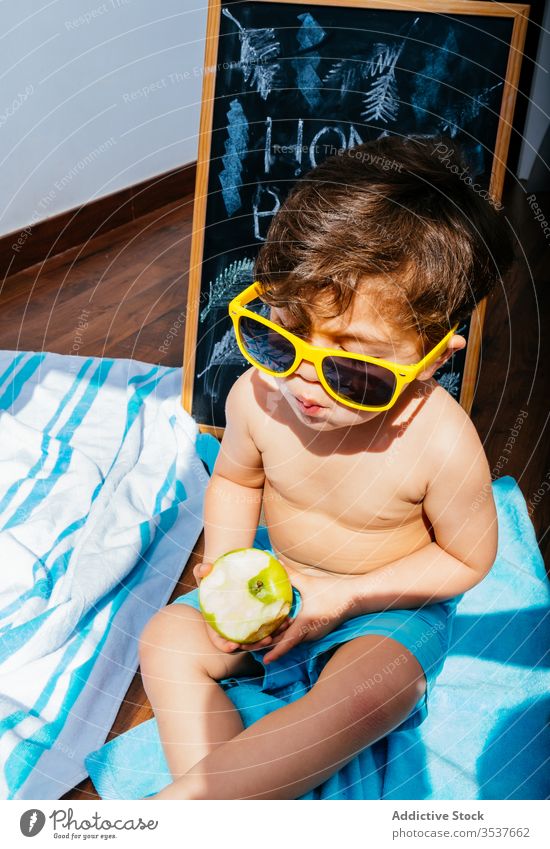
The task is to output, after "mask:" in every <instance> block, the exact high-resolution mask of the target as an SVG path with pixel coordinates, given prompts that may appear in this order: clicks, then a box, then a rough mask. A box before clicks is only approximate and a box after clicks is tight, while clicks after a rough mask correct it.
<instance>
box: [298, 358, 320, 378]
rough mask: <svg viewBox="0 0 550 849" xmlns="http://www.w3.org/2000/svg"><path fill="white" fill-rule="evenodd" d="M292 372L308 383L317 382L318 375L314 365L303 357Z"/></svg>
mask: <svg viewBox="0 0 550 849" xmlns="http://www.w3.org/2000/svg"><path fill="white" fill-rule="evenodd" d="M294 374H297V375H299V376H300V377H302V378H303V379H304V380H307V382H308V383H319V377H318V375H317V370H316V368H315V366H314V365H313V363H310V361H309V360H307V359H305V358H304V359H303V360H302V362H301V363H300V365H299V366H298V368H297V369H296V371H295V372H294Z"/></svg>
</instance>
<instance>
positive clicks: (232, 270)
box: [200, 257, 254, 322]
mask: <svg viewBox="0 0 550 849" xmlns="http://www.w3.org/2000/svg"><path fill="white" fill-rule="evenodd" d="M253 271H254V260H253V259H249V258H248V257H243V258H242V259H238V260H235V262H232V263H231V264H230V265H228V266H227V267H226V268H224V269H223V271H222V272H221V273H220V274H218V276H217V277H216V279H215V280H214V282H213V283H212V282H210V283H209V284H208V285H209V293H208V303H207V305H206V306H205V308H204V309H203V310H202V311H201V314H200V320H201V322H202V321H204V320H205V318H206V317H207V316H208V315H209V314H210V312H211V310H213V309H220V308H222V307H223V308H224V309H227V305H228V303H229V301H231V300H232V299H233V298H234V297H235V295H238V294H239V292H241V291H242V290H243V289H244V288H246V286H250V284H251V283H252V282H253V279H252V278H253Z"/></svg>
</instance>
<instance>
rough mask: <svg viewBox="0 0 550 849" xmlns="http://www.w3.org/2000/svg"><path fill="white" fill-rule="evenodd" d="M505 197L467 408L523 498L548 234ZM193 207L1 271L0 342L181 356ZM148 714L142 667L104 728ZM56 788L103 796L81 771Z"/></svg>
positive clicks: (547, 304) (543, 358)
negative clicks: (511, 255) (501, 264)
mask: <svg viewBox="0 0 550 849" xmlns="http://www.w3.org/2000/svg"><path fill="white" fill-rule="evenodd" d="M504 199H505V204H506V207H507V214H508V216H509V217H510V219H511V220H512V222H513V226H514V228H515V231H516V232H517V234H518V244H519V251H520V253H523V259H522V260H521V262H520V263H519V264H518V267H517V269H516V271H515V273H514V275H513V278H512V279H511V280H510V282H509V284H508V286H507V288H506V292H505V293H504V292H498V293H497V294H496V295H495V296H493V297H492V298H491V300H490V303H489V308H488V316H487V320H486V326H485V335H484V340H483V350H482V363H481V373H480V379H479V382H478V386H477V389H476V395H475V400H474V406H473V410H472V418H473V420H474V422H475V424H476V426H477V428H478V432H479V434H480V436H481V437H482V439H483V442H484V445H485V449H486V452H487V455H488V458H489V463H490V466H491V468H492V469H494V470H495V475H496V476H500V475H502V474H508V475H512V476H513V477H514V478H516V480H517V481H518V482H519V485H520V486H521V489H522V491H523V494H524V495H525V498H526V499H527V501H529V500H530V499H531V498H533V496H535V494H536V493H537V491H539V490H540V487H541V484H542V482H543V481H544V480H548V481H550V440H549V438H548V437H549V433H548V410H549V404H548V397H549V388H550V380H549V377H550V327H549V322H548V317H549V314H550V281H549V269H550V242H549V241H548V240H545V238H544V234H543V232H542V230H541V228H540V226H539V224H538V223H537V222H536V221H535V220H534V217H533V215H532V213H531V211H530V208H529V206H528V204H527V202H526V200H525V193H524V192H523V190H522V188H521V187H520V186H517V185H510V186H507V187H506V189H505V198H504ZM537 202H538V204H539V206H540V207H541V208H542V209H543V210H545V211H546V213H547V217H548V215H550V195H543V194H540V195H538V196H537ZM191 218H192V197H187V198H183V199H182V200H181V202H178V203H172V204H170V205H169V206H166V207H164V208H162V209H159V210H157V211H156V212H154V213H151V214H149V215H147V216H145V217H143V218H141V219H139V220H138V221H134V222H132V223H131V224H127V225H125V226H123V227H120V228H118V229H117V230H113V231H111V232H109V233H107V234H105V235H103V236H100V237H99V238H97V239H94V240H92V241H90V242H88V243H87V244H85V245H82V246H80V247H79V248H75V249H73V250H71V251H68V252H66V253H64V254H60V255H58V256H56V257H52V258H50V259H49V260H48V261H47V262H46V263H45V264H43V265H41V266H34V267H33V268H30V269H28V270H26V271H22V272H20V273H19V274H17V275H14V276H12V277H10V278H8V279H6V280H5V281H4V282H3V285H2V288H1V290H0V345H1V347H2V348H4V349H12V350H35V351H36V350H46V351H55V352H58V353H62V354H69V353H73V354H80V355H94V356H109V357H131V358H134V359H138V360H144V361H147V362H151V363H160V364H162V365H169V366H173V365H181V362H182V350H183V341H184V330H183V328H182V329H181V331H180V332H181V336H180V337H179V338H178V337H176V338H174V339H172V342H171V344H169V345H165V344H164V343H165V339H166V333H167V330H168V329H169V328H170V327H171V325H172V323H173V322H174V320H175V319H177V318H178V316H180V318H181V313H182V311H183V310H184V309H185V305H186V298H187V277H188V268H189V249H190V235H191ZM82 317H84V318H85V320H86V321H87V322H88V325H87V327H86V328H85V329H84V330H82V329H80V325H82ZM161 348H163V349H164V350H161ZM524 413H527V416H525V415H524ZM518 419H519V420H520V421H521V425H520V426H518ZM511 431H514V433H516V434H517V436H515V442H514V443H513V448H512V452H511V454H510V455H509V457H508V460H507V462H506V464H505V465H503V466H502V467H499V458H500V457H503V456H507V455H503V454H502V451H503V449H504V448H505V446H506V443H507V442H508V441H509V437H510V435H511ZM536 500H537V501H538V503H537V504H536V505H535V507H534V509H533V513H532V520H533V523H534V525H535V529H536V531H537V536H538V539H539V541H540V545H541V548H542V550H543V552H544V553H548V549H549V545H548V534H547V533H546V531H547V529H548V527H549V524H550V495H544V494H543V495H542V497H540V498H539V499H536ZM202 551H203V536H202V535H201V537H200V539H199V541H198V543H197V546H196V547H195V551H194V553H193V555H192V557H191V559H190V561H189V563H188V565H187V567H186V569H185V571H184V573H183V575H182V577H181V579H180V582H179V584H178V586H177V587H176V588H175V589H174V592H173V594H172V596H171V599H170V600H172V599H173V598H175V597H176V596H178V595H181V594H182V593H183V592H186V591H187V590H189V589H191V588H192V587H193V586H194V581H193V578H192V573H191V570H192V567H193V565H194V564H195V563H196V562H197V561H198V560H199V559H200V558H201V556H202ZM151 716H152V712H151V709H150V707H149V705H148V702H147V699H146V697H145V693H144V690H143V687H142V685H141V679H140V676H139V673H137V674H136V676H135V678H134V680H133V682H132V684H131V686H130V688H129V690H128V693H127V695H126V698H125V700H124V702H123V703H122V705H121V707H120V710H119V713H118V716H117V718H116V720H115V723H114V725H113V728H112V730H111V733H110V735H109V737H108V738H107V739H108V740H110V739H112V738H113V737H116V736H117V735H118V734H120V733H121V732H123V731H125V730H128V729H129V728H131V727H133V726H135V725H138V724H139V723H141V722H143V721H145V720H146V719H149V718H150V717H151ZM62 798H63V799H97V798H98V796H97V794H96V792H95V790H94V788H93V786H92V784H91V782H90V780H89V779H87V780H85V781H83V782H82V783H81V784H80V785H79V786H78V787H76V788H74V789H73V790H72V791H71V792H69V793H67V794H66V795H65V796H63V797H62Z"/></svg>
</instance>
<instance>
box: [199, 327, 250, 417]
mask: <svg viewBox="0 0 550 849" xmlns="http://www.w3.org/2000/svg"><path fill="white" fill-rule="evenodd" d="M243 362H244V360H243V355H242V354H241V352H240V350H239V346H238V345H237V340H236V338H235V334H234V332H233V328H231V329H230V330H227V331H226V332H225V333H224V335H223V336H222V338H221V339H220V341H219V342H216V343H215V344H214V348H213V350H212V354H211V356H210V357H209V359H208V363H207V365H206V368H205V369H203V370H202V371H201V372H199V374H197V379H200V378H201V377H203V375H206V378H205V380H204V389H203V395H205V396H206V397H208V398H210V400H211V401H213V402H216V401H217V400H218V398H219V382H218V381H216V374H217V371H216V368H215V367H216V366H231V365H233V366H235V365H242V364H243Z"/></svg>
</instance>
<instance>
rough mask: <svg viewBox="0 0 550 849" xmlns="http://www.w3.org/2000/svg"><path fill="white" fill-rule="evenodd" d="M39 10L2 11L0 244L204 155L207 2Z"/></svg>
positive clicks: (14, 4)
mask: <svg viewBox="0 0 550 849" xmlns="http://www.w3.org/2000/svg"><path fill="white" fill-rule="evenodd" d="M38 5H39V4H38V3H37V0H3V2H2V3H1V5H0V235H3V234H5V233H9V232H12V231H17V230H18V229H21V228H23V227H25V226H28V225H29V224H32V223H36V222H37V221H40V220H42V219H45V218H49V217H51V216H52V215H56V214H58V213H59V212H63V211H65V210H68V209H72V208H74V207H76V206H78V205H80V204H81V203H85V202H87V201H89V200H91V199H93V198H97V197H101V196H103V195H108V194H111V193H112V192H114V191H116V190H117V189H120V188H123V187H126V186H130V185H133V184H135V183H138V182H139V181H141V180H145V179H147V178H148V177H151V176H154V175H156V174H161V173H163V172H165V171H168V170H170V169H171V168H175V167H177V166H179V165H182V164H184V163H186V162H190V161H192V160H194V159H196V156H197V141H198V127H199V114H200V100H201V88H202V65H203V61H204V42H205V31H206V9H207V0H57V2H51V0H50V2H45V0H41V3H40V5H41V6H42V9H41V10H38V11H37V6H38Z"/></svg>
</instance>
